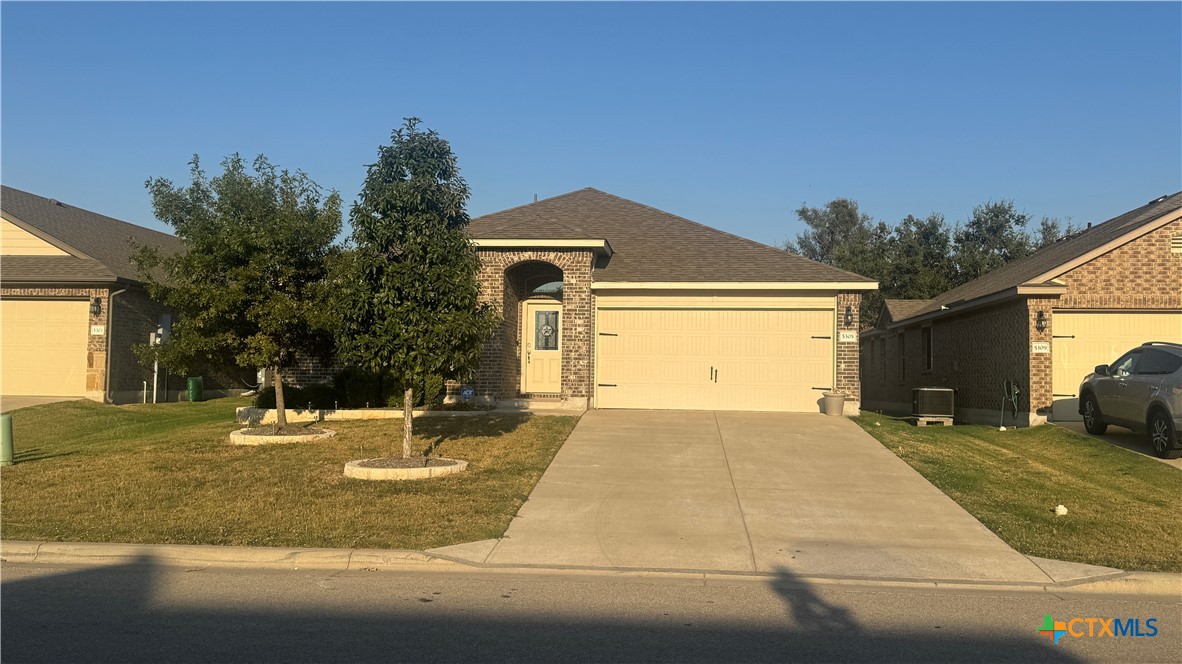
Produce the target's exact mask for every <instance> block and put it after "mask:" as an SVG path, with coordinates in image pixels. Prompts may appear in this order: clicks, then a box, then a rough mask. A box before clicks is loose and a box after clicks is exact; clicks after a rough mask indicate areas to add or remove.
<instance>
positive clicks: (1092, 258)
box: [862, 193, 1182, 425]
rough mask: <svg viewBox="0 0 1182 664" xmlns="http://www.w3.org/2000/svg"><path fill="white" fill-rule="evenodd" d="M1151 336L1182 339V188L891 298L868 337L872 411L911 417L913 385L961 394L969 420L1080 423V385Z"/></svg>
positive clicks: (962, 412)
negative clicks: (1027, 251) (929, 289)
mask: <svg viewBox="0 0 1182 664" xmlns="http://www.w3.org/2000/svg"><path fill="white" fill-rule="evenodd" d="M1146 341H1172V342H1179V343H1182V193H1180V194H1174V195H1172V196H1164V197H1162V198H1160V199H1157V200H1155V201H1153V202H1151V203H1149V204H1147V205H1144V206H1142V207H1139V208H1137V209H1135V210H1132V211H1130V212H1128V213H1125V214H1123V215H1120V216H1119V217H1116V218H1113V219H1110V220H1109V221H1107V222H1104V223H1102V224H1097V225H1095V226H1093V227H1090V228H1088V229H1086V230H1084V231H1082V232H1080V233H1078V234H1076V235H1073V236H1072V237H1070V238H1067V239H1064V240H1060V241H1059V242H1056V243H1054V244H1052V245H1050V246H1048V247H1046V248H1044V249H1042V250H1040V251H1038V252H1036V253H1035V254H1033V255H1031V256H1029V257H1027V258H1024V259H1021V260H1019V261H1015V262H1013V263H1010V264H1008V265H1005V266H1003V267H1001V268H998V269H997V270H995V271H993V272H991V273H989V274H987V275H984V276H982V277H981V278H979V279H977V280H974V281H971V282H969V283H967V284H964V285H962V286H959V287H957V288H955V289H952V290H950V291H948V292H946V293H943V294H941V295H940V296H938V297H936V298H934V299H932V300H922V301H920V300H888V301H887V303H886V305H885V306H884V307H883V310H882V314H881V316H880V317H879V320H878V323H877V325H876V327H875V328H874V329H873V330H870V331H868V332H865V333H863V334H862V342H863V352H862V372H863V379H862V380H863V394H864V407H865V408H868V409H874V410H885V411H894V412H910V411H911V401H912V389H913V388H916V387H927V386H933V387H950V388H953V389H955V390H956V406H957V415H958V417H960V418H961V419H964V420H967V421H981V422H987V423H991V424H995V423H998V422H1000V421H1002V420H1001V413H1000V409H1001V405H1002V398H1003V385H1004V383H1005V382H1006V381H1011V382H1012V383H1013V384H1014V385H1016V386H1017V388H1018V390H1019V391H1020V394H1019V404H1018V414H1017V416H1016V417H1013V416H1012V413H1007V414H1006V416H1005V417H1006V420H1005V421H1006V422H1010V423H1017V424H1019V425H1032V424H1040V423H1043V422H1045V421H1047V420H1048V419H1055V420H1060V421H1064V420H1075V419H1078V418H1079V414H1078V394H1077V391H1078V386H1079V384H1080V382H1081V381H1082V380H1083V379H1084V377H1085V376H1086V375H1087V374H1088V373H1089V372H1090V371H1091V369H1092V367H1094V366H1095V365H1098V364H1105V363H1108V362H1111V361H1112V360H1113V359H1115V358H1116V357H1118V356H1119V355H1120V354H1122V353H1124V352H1125V351H1126V350H1128V349H1129V348H1131V347H1133V346H1136V345H1139V344H1141V343H1144V342H1146Z"/></svg>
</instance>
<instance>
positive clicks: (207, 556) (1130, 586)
mask: <svg viewBox="0 0 1182 664" xmlns="http://www.w3.org/2000/svg"><path fill="white" fill-rule="evenodd" d="M0 562H3V563H5V564H14V563H18V564H19V563H36V564H42V565H95V566H100V565H119V564H148V563H151V564H157V565H169V566H176V567H189V568H202V569H203V568H248V569H272V570H300V569H305V570H335V571H349V570H354V571H356V570H364V571H372V570H395V569H397V570H415V571H428V570H429V571H441V572H442V571H453V572H454V571H480V572H482V573H494V574H497V573H499V574H538V575H544V574H559V575H568V576H581V577H585V578H593V577H599V578H604V577H607V578H613V579H646V580H664V581H670V582H681V583H693V584H695V585H699V584H700V585H707V586H708V585H733V584H742V583H760V584H767V583H783V584H786V585H801V586H818V585H825V586H831V587H834V588H841V587H847V588H851V589H853V588H859V587H861V588H865V587H874V588H878V589H899V590H906V589H913V590H914V589H921V590H925V589H926V590H949V591H952V590H956V591H986V592H1045V593H1051V594H1054V595H1137V596H1162V597H1168V598H1172V599H1174V600H1177V601H1179V602H1182V574H1169V573H1161V572H1123V571H1116V572H1114V573H1112V574H1106V575H1103V576H1101V577H1097V578H1091V579H1075V580H1071V581H1065V582H1061V583H1046V584H1044V583H1030V582H1004V581H999V582H981V581H974V580H963V581H960V580H920V579H898V578H878V577H848V576H847V577H838V576H813V577H808V576H801V577H794V578H792V579H791V580H787V581H785V580H783V579H782V577H781V575H778V574H776V573H774V572H773V573H763V572H733V571H726V570H688V569H660V568H652V569H637V568H624V567H543V566H539V565H517V566H508V565H490V564H481V563H474V562H472V561H468V560H464V559H461V558H455V557H451V556H446V555H436V554H431V553H426V552H423V551H412V550H398V549H302V548H278V547H241V546H216V545H193V544H107V543H97V542H18V541H2V542H0ZM777 579H780V581H777Z"/></svg>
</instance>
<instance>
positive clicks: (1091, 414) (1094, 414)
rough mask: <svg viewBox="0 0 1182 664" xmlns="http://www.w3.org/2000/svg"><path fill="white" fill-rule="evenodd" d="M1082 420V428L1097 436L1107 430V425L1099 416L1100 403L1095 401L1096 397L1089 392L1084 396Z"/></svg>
mask: <svg viewBox="0 0 1182 664" xmlns="http://www.w3.org/2000/svg"><path fill="white" fill-rule="evenodd" d="M1083 421H1084V428H1085V429H1087V431H1088V433H1090V434H1093V435H1096V436H1099V435H1101V434H1103V433H1104V432H1105V431H1108V425H1107V424H1105V423H1104V420H1102V419H1101V418H1100V404H1098V403H1096V397H1095V396H1093V395H1091V394H1088V395H1087V396H1085V397H1084V407H1083Z"/></svg>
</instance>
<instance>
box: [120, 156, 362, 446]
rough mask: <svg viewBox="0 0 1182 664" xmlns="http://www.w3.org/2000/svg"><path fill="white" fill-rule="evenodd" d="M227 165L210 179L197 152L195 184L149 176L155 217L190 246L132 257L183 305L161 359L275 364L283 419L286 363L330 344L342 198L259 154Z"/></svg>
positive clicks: (152, 285)
mask: <svg viewBox="0 0 1182 664" xmlns="http://www.w3.org/2000/svg"><path fill="white" fill-rule="evenodd" d="M222 168H223V172H222V174H221V175H219V176H217V177H214V178H212V179H210V178H208V177H206V174H205V172H204V171H203V170H202V169H201V165H200V162H199V160H198V158H197V157H196V156H194V157H193V160H192V161H191V162H190V183H189V185H188V186H187V187H177V186H174V185H173V183H172V182H171V181H170V180H167V179H164V178H156V179H152V180H148V181H147V183H146V187H147V189H148V192H149V194H150V195H151V198H152V209H153V210H154V212H155V213H156V218H158V219H159V220H161V221H162V222H164V223H166V224H168V225H169V226H171V227H172V229H173V231H174V232H175V233H176V235H177V237H179V238H180V239H181V240H183V241H184V243H185V247H186V248H185V250H184V251H182V252H180V253H176V254H173V255H168V256H165V255H161V254H160V253H159V252H158V251H156V250H155V249H153V248H150V247H139V248H137V251H136V253H135V257H134V260H135V262H136V263H137V266H138V268H139V271H140V273H141V274H142V275H143V278H144V280H145V282H146V284H147V287H148V292H149V294H150V295H151V296H152V298H153V299H155V300H157V301H158V302H161V303H163V304H164V305H165V306H168V307H169V308H171V309H173V310H174V311H175V312H176V313H177V319H176V322H175V324H174V325H173V327H172V333H171V336H170V337H169V340H168V342H167V343H166V344H164V345H163V346H162V347H161V348H160V349H159V350H158V353H159V354H158V357H159V359H160V360H161V362H162V363H163V364H164V365H165V366H169V367H170V368H172V369H174V370H181V371H183V370H184V369H185V367H186V366H189V365H190V364H191V363H193V362H198V363H200V362H213V363H217V362H220V361H223V360H224V359H225V358H233V360H234V361H235V362H236V363H237V364H238V365H239V366H242V367H270V368H272V370H273V371H274V383H275V406H276V409H277V411H278V423H277V426H278V427H279V428H282V427H284V426H286V425H287V412H286V408H285V404H284V400H283V372H284V370H285V369H286V368H288V367H290V366H291V365H292V363H293V362H294V361H295V360H296V356H297V354H298V353H307V354H324V352H325V350H326V348H327V346H328V345H329V344H331V340H332V335H331V330H330V329H329V327H328V326H329V324H330V322H331V317H330V316H329V315H328V313H327V308H326V307H325V306H324V304H323V302H322V297H321V294H322V292H323V291H322V290H321V289H322V287H323V284H322V282H323V279H324V277H325V274H326V270H327V263H328V260H329V257H330V255H331V254H332V252H333V251H334V249H333V243H334V240H335V239H336V237H337V235H338V233H340V230H341V198H340V196H339V195H337V194H336V193H335V192H332V193H329V194H328V195H327V196H325V195H323V193H322V190H321V189H320V187H319V186H317V185H316V183H315V182H313V181H312V180H311V179H310V178H309V177H308V176H307V175H306V174H304V173H303V172H299V171H297V172H296V173H291V172H289V171H287V170H280V169H278V168H277V167H276V166H274V165H272V164H271V163H270V162H269V161H267V158H266V157H264V156H261V155H260V156H259V157H257V158H256V159H255V160H254V163H253V164H252V165H251V166H248V165H247V163H246V161H245V160H244V159H242V157H240V156H239V155H238V154H233V155H231V156H229V157H227V158H226V159H225V160H223V161H222ZM252 170H253V172H252Z"/></svg>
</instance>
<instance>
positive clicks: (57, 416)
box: [0, 399, 577, 549]
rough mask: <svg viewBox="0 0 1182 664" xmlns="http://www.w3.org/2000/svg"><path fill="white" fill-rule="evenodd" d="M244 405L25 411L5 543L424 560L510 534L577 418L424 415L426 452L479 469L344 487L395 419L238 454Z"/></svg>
mask: <svg viewBox="0 0 1182 664" xmlns="http://www.w3.org/2000/svg"><path fill="white" fill-rule="evenodd" d="M242 405H246V402H245V401H244V400H240V399H221V400H216V401H210V402H205V403H197V404H188V403H181V404H160V405H148V406H142V405H140V406H125V407H115V406H104V405H101V404H96V403H93V402H86V401H75V402H69V403H59V404H51V405H47V406H38V407H35V408H29V409H24V410H20V411H17V412H16V413H14V415H13V426H14V429H15V439H16V448H17V453H18V454H17V461H18V463H17V464H16V465H15V466H11V467H8V468H4V469H3V475H2V479H3V506H2V521H0V534H2V536H3V537H4V539H10V540H50V541H88V542H134V543H174V544H230V545H250V546H306V547H346V548H354V547H358V548H408V549H426V548H431V547H436V546H444V545H447V544H457V543H460V542H468V541H473V540H481V539H488V538H492V537H499V536H501V535H502V534H503V533H504V531H505V529H506V528H507V527H508V525H509V521H510V519H511V518H512V517H513V515H514V514H515V513H516V512H517V509H518V508H519V507H520V506H521V504H522V502H524V501H525V499H526V497H527V496H528V495H529V492H530V491H531V490H532V489H533V487H534V485H535V484H536V483H537V481H538V479H539V478H540V477H541V475H542V472H543V471H544V470H545V469H546V466H548V465H549V463H550V460H551V459H553V457H554V454H555V453H557V451H558V448H559V447H561V446H562V443H563V441H565V440H566V437H567V435H568V434H569V433H570V431H571V429H572V428H573V427H574V424H575V422H576V421H577V418H575V417H530V416H528V415H482V416H468V417H455V418H422V419H419V420H416V422H415V429H416V434H417V436H416V451H424V450H427V449H434V453H435V454H437V455H440V456H447V457H451V458H457V459H464V460H466V461H468V462H469V466H468V471H467V472H466V473H463V474H460V475H456V476H452V477H445V478H439V479H432V480H423V481H413V482H367V481H361V480H353V479H347V478H345V477H344V476H343V475H342V470H343V468H344V464H345V462H347V461H351V460H354V459H362V458H368V457H377V456H387V455H389V454H391V451H392V450H393V449H394V447H395V445H397V446H399V450H400V449H401V447H400V446H401V439H400V436H401V431H402V422H401V421H400V420H370V421H355V422H333V424H332V428H333V429H334V430H336V431H337V436H336V437H335V438H330V439H327V440H323V441H317V442H313V443H298V444H293V445H273V446H258V447H240V446H234V445H230V444H229V441H228V436H229V433H230V431H232V430H234V429H236V428H238V425H236V424H235V423H234V421H233V414H234V408H235V407H236V406H242Z"/></svg>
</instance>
